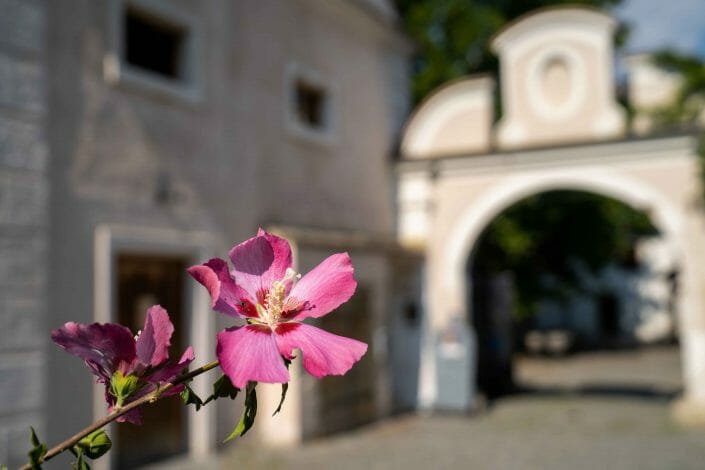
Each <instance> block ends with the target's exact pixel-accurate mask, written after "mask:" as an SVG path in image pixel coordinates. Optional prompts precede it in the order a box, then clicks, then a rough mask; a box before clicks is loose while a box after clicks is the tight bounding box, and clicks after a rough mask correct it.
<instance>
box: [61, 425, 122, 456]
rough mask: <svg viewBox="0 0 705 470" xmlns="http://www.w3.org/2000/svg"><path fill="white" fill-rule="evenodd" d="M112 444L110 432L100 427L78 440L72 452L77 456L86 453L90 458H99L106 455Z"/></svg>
mask: <svg viewBox="0 0 705 470" xmlns="http://www.w3.org/2000/svg"><path fill="white" fill-rule="evenodd" d="M112 446H113V442H112V441H111V440H110V437H108V434H107V433H106V432H105V431H104V430H102V429H98V430H97V431H93V432H92V433H90V434H89V435H87V436H86V437H84V438H83V439H81V440H80V441H78V442H77V443H76V445H75V446H73V448H72V449H71V452H73V454H74V455H75V456H76V457H80V456H81V455H85V456H86V457H88V458H89V459H97V458H99V457H102V456H103V455H105V454H106V453H107V452H108V451H109V450H110V448H111V447H112Z"/></svg>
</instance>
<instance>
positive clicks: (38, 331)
mask: <svg viewBox="0 0 705 470" xmlns="http://www.w3.org/2000/svg"><path fill="white" fill-rule="evenodd" d="M0 10H1V11H2V12H3V13H2V15H1V18H0V256H1V257H2V258H1V259H2V261H3V263H2V265H3V266H4V268H3V269H2V270H0V272H1V273H2V277H0V289H2V292H3V295H2V297H1V298H2V302H1V303H0V308H1V309H2V310H1V312H0V313H1V314H2V315H1V316H0V391H1V392H2V393H3V396H4V399H3V403H2V405H0V462H7V463H8V464H9V465H10V466H14V465H17V464H18V463H20V462H21V461H23V460H24V458H25V453H26V449H27V436H28V434H27V433H28V426H29V425H30V424H33V425H34V426H36V427H37V430H38V432H39V434H40V436H41V437H42V438H43V439H44V440H46V441H47V442H50V443H51V442H56V441H58V440H59V439H60V438H62V437H65V436H66V434H67V433H69V432H71V431H72V430H74V429H78V428H79V427H82V426H84V425H85V424H86V423H88V422H90V421H93V420H94V419H96V418H97V417H99V416H101V415H102V414H104V413H105V405H104V403H102V402H103V398H102V391H101V390H100V387H98V386H95V385H93V384H92V378H91V376H90V374H88V373H87V372H86V370H85V369H84V367H83V366H82V365H81V363H80V361H78V360H77V359H76V358H74V357H71V356H69V355H67V354H65V353H63V352H61V351H60V350H59V349H58V348H56V347H55V346H54V345H53V344H51V343H50V341H49V332H50V330H51V329H52V328H56V327H58V326H60V325H62V324H63V323H64V322H66V321H69V320H73V321H79V322H92V321H101V322H107V321H120V322H122V323H125V324H128V325H130V326H131V327H132V328H134V329H135V330H136V329H137V328H138V327H139V325H140V324H141V322H142V320H143V319H142V317H141V315H143V312H144V310H145V307H146V306H148V304H152V303H162V304H164V306H165V307H166V308H167V309H168V310H169V311H170V312H171V315H172V319H173V321H174V322H175V323H176V324H177V327H178V329H179V331H181V334H180V336H179V337H176V338H175V339H174V343H176V345H177V346H179V347H183V345H185V344H193V346H194V349H195V352H196V355H197V357H198V361H199V362H205V361H207V360H209V359H211V358H212V357H213V355H214V336H215V332H216V331H218V330H220V329H222V328H223V327H226V326H230V325H229V322H228V320H227V319H226V318H224V317H223V316H220V317H219V316H217V315H216V314H215V313H213V312H212V311H210V308H209V302H208V299H207V294H206V293H205V292H204V290H203V289H202V288H201V287H200V286H199V285H198V284H197V283H195V282H193V281H191V280H190V279H187V278H186V275H185V274H184V268H185V267H187V266H188V265H191V264H195V263H200V262H203V261H205V260H207V259H208V258H210V257H213V256H220V257H224V256H225V255H226V253H227V251H228V250H229V248H230V247H231V246H232V245H233V244H234V243H236V242H239V241H242V240H244V239H246V238H249V237H251V236H253V235H254V233H255V232H256V230H257V228H258V227H263V228H265V229H268V230H272V231H274V232H276V233H279V234H281V235H284V236H287V237H288V238H289V239H290V240H291V242H292V244H293V247H294V252H295V258H296V263H297V268H298V270H299V271H301V272H306V271H308V270H309V269H310V268H311V267H313V266H315V264H317V263H318V262H319V261H320V260H321V259H322V257H324V256H327V255H328V254H330V253H332V252H335V251H349V252H350V254H351V257H352V259H353V263H354V265H355V267H356V277H357V279H358V282H359V285H360V288H359V289H358V294H357V295H356V296H355V297H354V298H353V300H352V301H351V302H350V306H349V307H348V308H347V310H341V312H338V314H337V315H333V316H331V317H330V319H323V320H322V323H323V326H324V327H326V328H329V329H331V330H333V331H338V332H341V333H343V332H344V333H345V334H347V335H348V336H356V337H358V339H362V340H364V341H367V342H368V343H369V344H370V349H369V353H368V354H367V356H366V358H365V359H364V360H363V361H362V362H361V363H360V367H359V368H358V369H359V371H358V372H356V373H355V374H354V376H352V377H351V378H348V379H345V378H344V379H339V378H338V379H332V380H331V381H328V382H318V381H315V380H313V379H311V378H310V377H308V376H306V375H305V374H303V373H302V370H300V369H299V368H298V367H299V366H295V367H294V369H293V370H292V374H293V377H294V380H293V382H292V384H291V387H290V389H289V396H288V399H287V403H286V406H285V408H284V411H283V413H282V414H281V415H280V416H279V417H278V418H277V419H276V422H275V421H272V422H271V423H269V422H268V420H267V419H262V420H260V421H261V422H260V423H258V426H257V427H256V432H257V433H259V434H258V438H259V439H261V440H263V441H265V442H268V443H271V444H282V443H295V442H298V441H300V440H302V439H304V438H307V437H311V436H316V435H320V434H322V433H327V432H330V431H336V430H340V429H345V428H346V427H349V426H352V425H355V424H358V423H360V422H367V421H370V420H373V419H377V418H379V417H381V416H386V415H388V414H389V413H391V412H392V411H393V410H394V407H395V405H394V402H395V400H394V399H393V398H392V390H394V386H393V384H392V380H393V378H392V377H391V374H390V370H389V367H388V363H389V361H390V360H391V359H390V355H391V354H392V352H391V349H390V347H389V345H388V342H387V341H386V335H387V332H388V330H389V327H390V326H389V325H390V324H391V323H392V322H393V319H392V318H391V316H390V314H389V312H390V311H391V309H395V308H396V309H397V310H398V309H399V308H401V307H398V308H397V306H399V305H401V302H402V300H398V299H411V298H412V297H413V294H406V293H405V292H407V291H409V289H411V287H410V286H412V285H413V283H414V282H417V281H414V279H413V278H414V271H413V269H415V268H413V269H408V266H409V263H411V265H412V266H416V264H414V263H415V261H414V259H413V258H409V256H408V254H407V253H406V252H405V251H403V250H402V249H401V248H400V247H399V245H398V244H397V242H396V239H395V235H394V234H395V211H394V193H393V188H394V185H393V180H394V175H393V172H392V168H391V167H390V165H389V155H390V154H391V153H392V149H393V148H394V146H395V142H396V136H397V135H398V133H399V131H400V128H401V126H402V124H403V120H404V118H405V115H406V114H407V106H408V103H407V89H408V87H407V77H408V74H407V58H408V56H409V54H410V52H411V47H410V44H409V43H408V42H407V41H406V39H405V38H404V37H403V36H402V35H401V34H400V32H399V30H398V26H397V21H398V19H397V17H396V13H395V11H394V9H393V8H392V7H391V3H389V2H386V1H379V0H336V1H331V2H328V1H325V2H323V1H318V0H296V1H291V2H288V1H287V2H279V1H264V2H262V1H251V0H242V1H236V2H231V1H226V0H217V1H213V2H192V1H186V0H176V1H172V0H105V1H100V2H95V1H92V0H68V1H62V2H45V1H42V0H29V1H17V0H2V1H1V2H0ZM361 90H364V93H363V92H361ZM396 270H402V272H404V273H406V276H396V275H395V274H394V273H395V272H396ZM406 278H409V281H408V282H406V281H404V279H406ZM405 289H406V290H405ZM404 301H406V300H404ZM209 379H213V377H209V378H206V379H204V380H202V381H197V382H196V384H195V387H196V389H198V390H201V391H202V392H205V391H206V390H207V389H208V388H209V387H210V384H209ZM279 393H280V390H279V388H278V387H266V386H263V387H262V388H261V392H260V397H259V398H260V404H261V416H263V417H264V416H266V415H267V414H269V415H271V409H270V408H272V407H274V406H276V403H277V402H278V399H279ZM340 403H346V404H348V405H354V410H355V412H354V413H347V414H346V413H338V414H331V413H332V411H331V410H336V409H339V408H340V407H339V406H336V404H340ZM87 404H88V406H87ZM90 404H93V405H92V406H90ZM208 408H210V409H208ZM208 408H206V409H204V410H202V411H201V412H199V413H195V412H190V411H189V412H187V411H182V407H179V408H169V407H168V406H166V407H165V408H162V409H160V410H159V411H155V418H154V421H155V422H157V423H161V424H159V425H158V426H161V427H158V428H148V427H146V428H145V429H144V430H143V431H142V433H141V434H139V433H137V428H135V427H131V426H127V427H125V426H123V427H117V426H116V427H113V428H112V429H111V430H110V433H111V435H112V436H113V438H114V440H115V444H116V451H115V452H111V454H112V460H110V461H107V460H106V461H105V462H104V463H103V465H107V466H112V467H113V468H132V467H134V466H135V465H138V464H140V463H142V462H146V461H153V460H157V459H162V458H167V457H169V456H172V455H176V454H181V455H184V454H186V453H188V454H190V455H192V456H199V455H201V456H202V455H206V454H208V453H210V452H212V451H213V449H214V446H215V444H216V443H217V442H219V441H221V440H222V438H223V437H225V436H227V434H229V432H230V430H231V429H232V426H233V425H234V424H235V423H236V420H237V418H238V413H239V406H234V405H233V404H232V403H224V402H223V403H220V402H219V403H217V404H216V406H211V407H208ZM268 411H269V412H270V413H268ZM324 413H325V416H326V419H325V420H324V419H323V416H324ZM330 416H333V417H332V418H331V417H330ZM155 439H158V441H157V440H155ZM127 446H130V447H131V449H132V451H131V453H130V454H131V455H132V457H134V456H136V458H135V459H132V460H131V458H132V457H130V456H129V455H128V454H127V453H125V452H121V448H125V447H127ZM64 463H65V462H64Z"/></svg>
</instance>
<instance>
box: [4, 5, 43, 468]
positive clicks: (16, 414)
mask: <svg viewBox="0 0 705 470" xmlns="http://www.w3.org/2000/svg"><path fill="white" fill-rule="evenodd" d="M0 11H2V12H3V13H2V14H1V15H0V259H2V263H1V264H0V266H1V267H0V394H1V395H2V397H3V399H2V403H0V461H4V462H8V464H10V465H13V464H17V463H18V462H20V461H21V460H24V457H25V456H26V446H27V442H28V441H27V439H28V429H29V426H30V425H34V426H36V428H37V430H38V431H39V432H42V433H45V432H46V424H47V419H46V411H47V391H46V387H47V375H46V370H47V366H46V363H47V361H46V335H45V334H42V331H46V314H47V310H48V297H47V296H46V291H47V285H48V282H49V276H48V269H47V268H48V263H47V256H48V255H49V243H48V231H47V228H48V212H49V210H48V209H49V199H48V198H49V151H48V141H47V135H46V120H47V114H48V109H47V95H46V92H45V90H46V86H45V85H46V82H47V62H46V53H47V50H46V49H47V48H46V21H47V20H46V4H45V2H43V1H41V0H37V1H34V0H30V1H21V0H3V1H1V2H0ZM8 12H10V13H11V14H7V13H8Z"/></svg>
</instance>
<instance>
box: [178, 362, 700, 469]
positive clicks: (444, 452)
mask: <svg viewBox="0 0 705 470" xmlns="http://www.w3.org/2000/svg"><path fill="white" fill-rule="evenodd" d="M517 375H518V376H519V377H520V378H523V381H524V383H526V384H527V385H530V386H531V387H532V390H533V391H532V392H531V393H527V394H522V395H516V396H512V397H508V398H505V399H502V400H499V401H497V402H495V403H493V404H492V405H491V406H489V407H488V408H487V409H485V410H483V411H480V412H478V413H476V414H475V415H473V416H460V415H433V416H402V417H397V418H394V419H390V420H388V421H386V422H383V423H378V424H375V425H372V426H368V427H365V428H362V429H359V430H356V431H353V432H350V433H346V434H340V435H337V436H334V437H331V438H327V439H319V440H316V441H313V442H310V443H307V444H306V445H304V446H302V447H299V448H296V449H291V450H286V451H283V450H282V451H273V450H265V449H262V448H257V447H253V446H251V445H250V444H248V443H245V444H240V445H234V446H232V447H230V449H228V450H227V453H226V454H224V455H222V456H221V458H220V461H219V462H218V463H213V468H218V467H219V468H246V469H255V470H257V469H307V470H310V469H335V470H347V469H351V470H352V469H356V470H359V469H364V470H373V469H405V470H413V469H429V468H430V469H436V470H439V469H446V468H448V469H458V468H482V469H489V468H492V469H494V468H497V469H654V470H656V469H658V470H663V469H696V468H698V469H700V468H705V431H695V430H687V429H682V428H679V427H678V426H676V425H675V424H674V423H672V421H671V420H670V416H669V402H670V400H671V399H672V397H673V396H675V394H676V393H677V391H678V389H679V364H678V353H677V349H675V348H658V349H651V350H645V351H641V352H611V353H597V354H583V355H578V356H574V357H571V358H568V359H561V360H550V359H539V360H537V359H523V360H520V361H519V367H518V370H517ZM172 468H173V467H172ZM201 468H203V466H201Z"/></svg>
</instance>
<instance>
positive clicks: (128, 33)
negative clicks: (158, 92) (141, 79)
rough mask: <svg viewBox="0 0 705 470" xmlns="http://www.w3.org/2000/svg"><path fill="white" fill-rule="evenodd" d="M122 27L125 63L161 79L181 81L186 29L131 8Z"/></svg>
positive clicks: (126, 13)
mask: <svg viewBox="0 0 705 470" xmlns="http://www.w3.org/2000/svg"><path fill="white" fill-rule="evenodd" d="M123 27H124V35H123V37H124V51H125V57H124V60H125V62H127V63H128V64H130V65H133V66H135V67H139V68H141V69H145V70H148V71H150V72H153V73H156V74H158V75H161V76H163V77H167V78H171V79H181V78H183V63H182V62H183V55H184V49H185V42H186V34H187V31H186V29H185V28H183V27H182V26H179V25H175V24H172V23H169V22H167V21H164V20H162V19H159V18H155V17H153V16H151V15H149V14H147V13H144V12H142V11H141V10H137V9H135V8H131V7H130V8H127V10H126V11H125V17H124V23H123Z"/></svg>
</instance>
